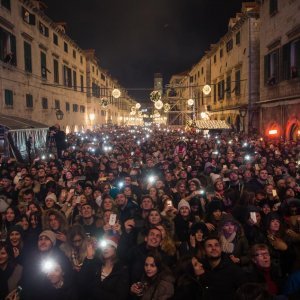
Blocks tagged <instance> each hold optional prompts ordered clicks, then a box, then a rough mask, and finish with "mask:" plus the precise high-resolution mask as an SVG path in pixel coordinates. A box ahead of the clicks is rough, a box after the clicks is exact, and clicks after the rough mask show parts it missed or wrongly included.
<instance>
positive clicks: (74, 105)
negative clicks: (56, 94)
mask: <svg viewBox="0 0 300 300" xmlns="http://www.w3.org/2000/svg"><path fill="white" fill-rule="evenodd" d="M73 112H78V104H73Z"/></svg>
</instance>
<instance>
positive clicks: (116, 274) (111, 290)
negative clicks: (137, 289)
mask: <svg viewBox="0 0 300 300" xmlns="http://www.w3.org/2000/svg"><path fill="white" fill-rule="evenodd" d="M99 247H100V257H99V256H98V255H97V252H96V251H95V250H96V249H95V244H93V243H92V242H88V245H87V257H86V259H85V260H84V262H83V265H82V268H81V270H80V272H79V276H80V277H79V278H80V282H81V285H80V288H81V295H84V299H88V300H96V299H103V300H111V299H116V300H126V299H127V295H128V290H129V273H128V270H127V268H126V267H125V266H123V265H122V264H121V263H120V262H119V261H118V259H117V247H118V244H117V240H116V239H114V238H112V237H110V238H106V239H104V240H102V241H101V242H100V244H99Z"/></svg>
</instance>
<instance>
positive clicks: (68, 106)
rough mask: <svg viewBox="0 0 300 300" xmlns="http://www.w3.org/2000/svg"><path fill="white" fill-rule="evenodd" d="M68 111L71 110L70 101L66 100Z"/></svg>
mask: <svg viewBox="0 0 300 300" xmlns="http://www.w3.org/2000/svg"><path fill="white" fill-rule="evenodd" d="M66 111H70V103H69V102H66Z"/></svg>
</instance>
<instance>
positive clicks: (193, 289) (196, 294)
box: [172, 275, 205, 300]
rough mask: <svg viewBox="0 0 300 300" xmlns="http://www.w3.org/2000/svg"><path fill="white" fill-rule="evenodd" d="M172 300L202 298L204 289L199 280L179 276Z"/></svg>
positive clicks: (199, 299)
mask: <svg viewBox="0 0 300 300" xmlns="http://www.w3.org/2000/svg"><path fill="white" fill-rule="evenodd" d="M172 299H173V300H188V299H198V300H202V299H205V298H204V287H203V285H202V283H201V279H199V280H198V279H197V278H195V277H193V276H190V275H183V276H181V277H180V278H179V279H178V281H177V284H176V287H175V294H174V296H173V298H172Z"/></svg>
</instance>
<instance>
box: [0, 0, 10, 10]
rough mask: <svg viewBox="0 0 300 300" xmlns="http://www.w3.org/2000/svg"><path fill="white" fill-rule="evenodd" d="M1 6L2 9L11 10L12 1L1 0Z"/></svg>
mask: <svg viewBox="0 0 300 300" xmlns="http://www.w3.org/2000/svg"><path fill="white" fill-rule="evenodd" d="M0 4H1V6H2V7H5V8H6V9H8V10H10V0H0Z"/></svg>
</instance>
